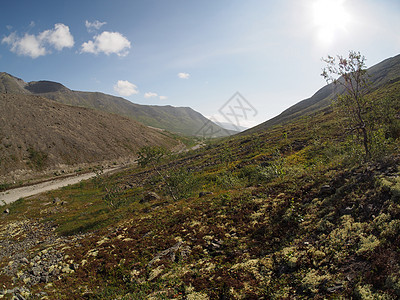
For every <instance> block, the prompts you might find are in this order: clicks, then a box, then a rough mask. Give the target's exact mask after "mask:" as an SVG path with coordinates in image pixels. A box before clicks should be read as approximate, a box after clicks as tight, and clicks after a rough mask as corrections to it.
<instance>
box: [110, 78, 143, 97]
mask: <svg viewBox="0 0 400 300" xmlns="http://www.w3.org/2000/svg"><path fill="white" fill-rule="evenodd" d="M114 91H116V92H117V93H118V94H119V95H121V96H124V97H128V96H131V95H136V94H137V93H139V91H138V90H137V86H136V85H134V84H133V83H130V82H129V81H127V80H118V82H117V83H116V84H115V85H114Z"/></svg>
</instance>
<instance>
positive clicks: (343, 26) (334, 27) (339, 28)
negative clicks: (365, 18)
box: [312, 0, 350, 43]
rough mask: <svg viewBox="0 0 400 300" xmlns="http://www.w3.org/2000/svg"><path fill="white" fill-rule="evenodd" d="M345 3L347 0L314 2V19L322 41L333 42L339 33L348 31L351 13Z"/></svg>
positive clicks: (320, 0) (319, 0)
mask: <svg viewBox="0 0 400 300" xmlns="http://www.w3.org/2000/svg"><path fill="white" fill-rule="evenodd" d="M344 4H345V0H316V1H315V2H314V3H313V6H312V14H313V21H314V25H315V26H316V28H317V35H318V40H320V41H321V42H324V43H332V42H333V41H334V40H335V38H336V37H337V35H339V34H342V33H344V32H346V30H347V26H348V24H349V21H350V14H349V13H348V11H347V10H346V8H345V5H344Z"/></svg>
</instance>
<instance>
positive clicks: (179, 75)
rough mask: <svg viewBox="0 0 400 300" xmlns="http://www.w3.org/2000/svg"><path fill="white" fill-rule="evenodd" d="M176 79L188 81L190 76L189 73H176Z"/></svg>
mask: <svg viewBox="0 0 400 300" xmlns="http://www.w3.org/2000/svg"><path fill="white" fill-rule="evenodd" d="M178 77H179V78H180V79H189V77H190V74H189V73H178Z"/></svg>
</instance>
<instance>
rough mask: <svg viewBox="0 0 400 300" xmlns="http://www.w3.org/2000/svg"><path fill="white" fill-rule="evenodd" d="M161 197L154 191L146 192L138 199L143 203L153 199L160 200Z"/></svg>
mask: <svg viewBox="0 0 400 300" xmlns="http://www.w3.org/2000/svg"><path fill="white" fill-rule="evenodd" d="M160 199H161V197H160V196H159V195H157V194H156V193H154V192H148V193H146V195H144V197H143V199H142V200H140V203H145V202H149V201H153V200H160Z"/></svg>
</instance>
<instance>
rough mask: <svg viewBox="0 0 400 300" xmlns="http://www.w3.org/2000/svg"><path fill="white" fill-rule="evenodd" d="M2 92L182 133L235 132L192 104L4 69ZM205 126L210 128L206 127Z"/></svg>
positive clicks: (0, 82) (0, 79) (0, 78)
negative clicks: (137, 98) (161, 102)
mask: <svg viewBox="0 0 400 300" xmlns="http://www.w3.org/2000/svg"><path fill="white" fill-rule="evenodd" d="M0 93H13V94H33V95H39V96H43V97H46V98H48V99H51V100H54V101H57V102H60V103H63V104H68V105H73V106H82V107H88V108H94V109H97V110H101V111H105V112H110V113H114V114H118V115H121V116H125V117H129V118H131V119H134V120H136V121H139V122H141V123H143V124H145V125H147V126H151V127H156V128H160V129H165V130H168V131H170V132H174V133H178V134H182V135H188V136H202V135H203V133H205V132H206V133H207V134H208V136H209V137H221V136H227V135H230V134H233V133H235V132H234V131H227V130H224V129H223V128H221V127H219V126H218V125H217V124H215V123H213V122H210V120H208V119H207V118H206V117H204V116H203V115H202V114H200V113H198V112H196V111H195V110H193V109H191V108H190V107H173V106H170V105H167V106H155V105H140V104H135V103H132V102H130V101H128V100H126V99H124V98H121V97H115V96H111V95H107V94H103V93H99V92H80V91H73V90H70V89H69V88H67V87H65V86H64V85H62V84H60V83H57V82H52V81H32V82H29V83H26V82H24V81H23V80H22V79H19V78H16V77H14V76H12V75H10V74H7V73H4V72H3V73H0ZM204 126H206V127H207V128H209V129H210V130H206V131H205V130H203V129H204Z"/></svg>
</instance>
